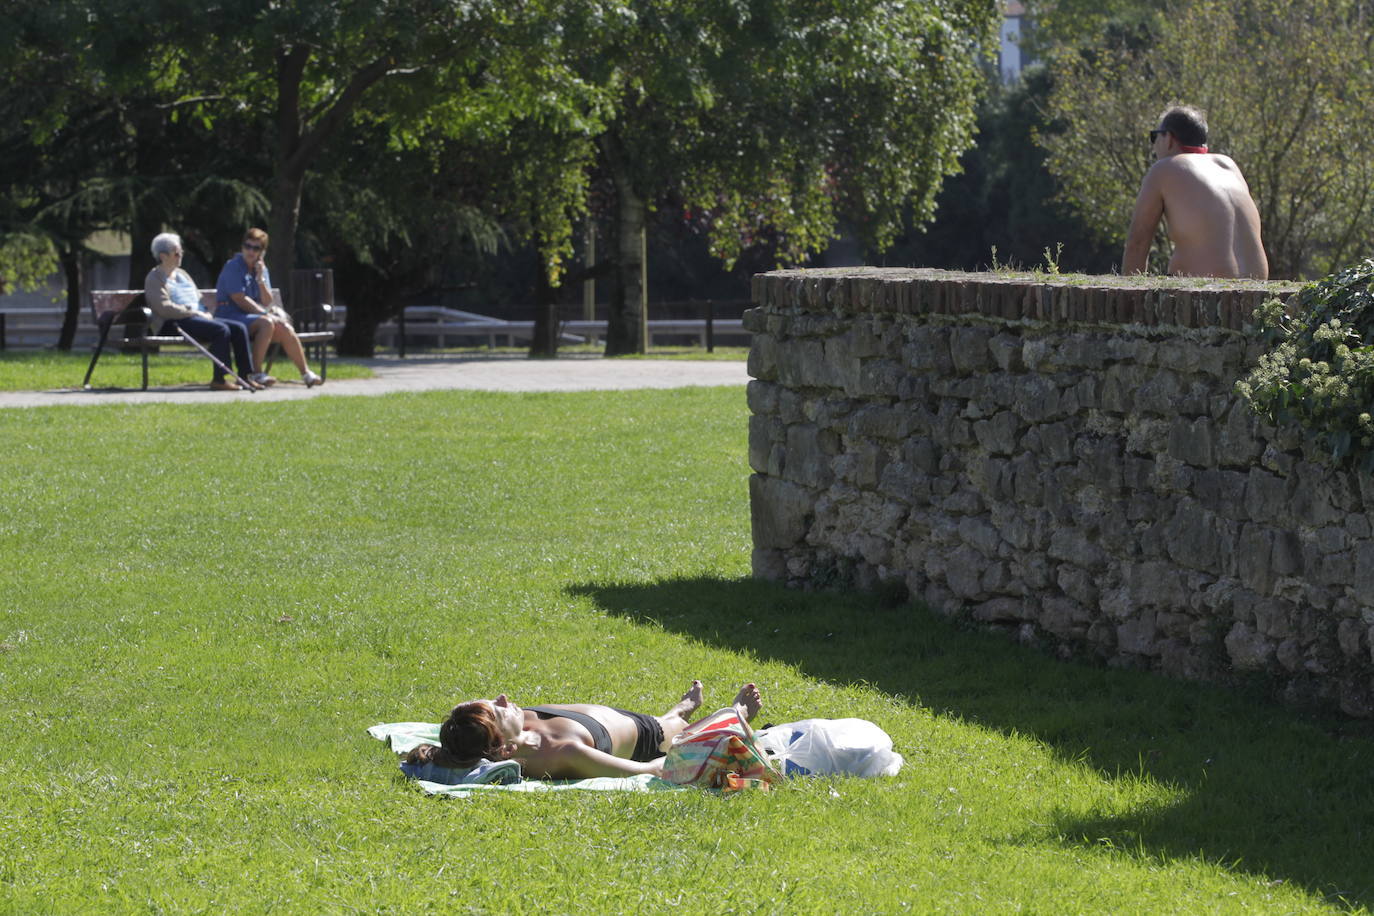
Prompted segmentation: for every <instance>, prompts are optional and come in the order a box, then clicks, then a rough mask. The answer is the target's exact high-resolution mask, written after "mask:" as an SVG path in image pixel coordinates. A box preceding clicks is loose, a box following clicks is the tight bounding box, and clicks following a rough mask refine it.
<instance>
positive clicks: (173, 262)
mask: <svg viewBox="0 0 1374 916" xmlns="http://www.w3.org/2000/svg"><path fill="white" fill-rule="evenodd" d="M152 247H153V257H155V258H157V261H158V264H157V266H156V267H154V268H153V269H152V270H150V271H148V276H147V278H146V279H145V280H144V281H143V293H144V295H145V296H146V298H147V300H148V307H149V308H150V309H152V310H153V313H154V314H156V315H157V316H158V317H159V318H163V319H166V321H165V322H164V324H163V325H162V333H163V334H166V335H169V336H170V335H173V334H175V333H176V332H177V330H178V329H180V330H182V331H185V332H186V333H187V334H190V335H191V336H192V337H194V338H195V339H196V340H198V341H200V342H201V343H203V344H205V347H206V349H208V350H209V351H210V352H211V353H213V354H214V355H215V358H216V359H218V360H219V361H220V362H221V363H223V364H224V365H226V366H227V365H228V364H229V354H230V351H231V350H232V351H233V355H234V360H235V362H237V363H238V369H239V375H240V376H241V377H242V378H243V379H244V380H246V381H248V384H250V385H253V384H255V383H254V382H252V381H251V379H252V377H253V375H254V374H255V371H256V370H255V369H254V367H253V356H252V352H251V351H250V350H249V343H248V329H247V328H245V327H244V326H243V325H241V324H236V323H234V322H232V321H220V320H218V319H215V318H212V317H210V313H209V312H207V311H206V310H205V308H204V307H203V306H202V305H201V303H200V290H199V289H197V288H196V282H195V281H194V280H192V279H191V275H190V274H188V273H187V272H186V271H184V270H182V269H181V258H182V253H183V252H182V247H181V236H179V235H177V234H176V233H174V232H164V233H162V234H161V235H158V236H157V237H156V238H154V239H153V246H152ZM210 387H211V388H213V389H214V390H216V391H237V390H238V389H239V384H238V383H237V382H235V381H234V380H233V379H230V378H226V377H225V372H224V370H223V369H221V368H220V367H219V366H218V365H217V366H215V374H214V378H213V380H212V381H211V382H210Z"/></svg>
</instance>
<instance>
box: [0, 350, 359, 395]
mask: <svg viewBox="0 0 1374 916" xmlns="http://www.w3.org/2000/svg"><path fill="white" fill-rule="evenodd" d="M90 364H91V351H90V350H88V349H78V350H73V351H72V352H70V353H62V352H59V351H57V350H0V391H50V390H52V389H54V388H80V387H81V380H82V379H83V378H85V377H86V368H87V367H88V366H90ZM311 368H312V369H314V370H315V371H316V372H319V371H320V367H319V366H318V365H316V364H315V363H311ZM212 371H213V367H212V366H211V365H210V361H209V360H208V359H206V358H205V357H204V356H201V355H200V354H199V353H194V352H192V351H190V350H182V351H176V352H173V351H168V352H166V353H159V354H157V355H154V356H149V357H148V384H149V385H150V386H151V387H154V388H167V387H173V386H177V385H208V384H210V375H211V373H212ZM272 374H273V375H275V376H276V377H277V378H279V379H281V380H282V381H284V382H297V381H299V380H300V374H299V373H298V372H296V367H295V366H293V365H291V362H290V360H287V359H282V358H280V357H278V359H277V361H276V362H275V363H273V364H272ZM372 375H373V372H372V370H371V369H369V368H367V367H366V366H362V365H359V364H357V363H350V362H348V361H346V360H335V359H331V360H330V361H329V377H330V378H331V379H345V378H371V377H372ZM142 385H143V360H142V357H140V356H138V355H137V354H132V353H127V354H126V353H119V352H109V351H106V352H104V353H102V354H100V362H98V363H96V366H95V372H94V373H93V374H92V375H91V387H93V388H139V387H141V386H142Z"/></svg>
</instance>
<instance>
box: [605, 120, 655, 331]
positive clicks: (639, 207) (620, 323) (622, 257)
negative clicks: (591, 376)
mask: <svg viewBox="0 0 1374 916" xmlns="http://www.w3.org/2000/svg"><path fill="white" fill-rule="evenodd" d="M599 145H600V147H601V151H602V154H603V155H602V158H603V161H604V162H605V163H606V166H607V171H609V172H610V175H611V181H612V182H613V183H614V184H615V201H616V207H615V223H616V257H615V276H614V277H613V279H612V281H611V302H610V308H609V311H608V312H607V315H606V355H607V356H622V355H624V354H627V353H643V352H645V350H646V349H647V345H646V342H647V338H646V334H645V331H646V330H647V329H646V327H645V324H644V322H645V321H646V320H647V319H648V290H647V289H645V284H644V225H645V221H646V218H647V212H648V207H647V205H646V204H645V202H644V198H643V197H641V196H640V195H639V193H638V192H637V191H636V190H635V188H634V184H633V182H632V181H631V179H630V171H629V168H628V167H627V166H626V165H625V162H624V159H623V157H622V156H621V155H620V154H619V151H618V150H617V149H616V146H615V141H614V140H612V139H609V138H603V139H602V142H601V143H600V144H599Z"/></svg>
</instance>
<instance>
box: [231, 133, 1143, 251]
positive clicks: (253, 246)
mask: <svg viewBox="0 0 1374 916" xmlns="http://www.w3.org/2000/svg"><path fill="white" fill-rule="evenodd" d="M1150 142H1151V143H1153V142H1154V138H1151V139H1150ZM243 247H244V248H246V249H248V250H249V251H262V246H261V245H258V244H256V243H255V242H244V243H243Z"/></svg>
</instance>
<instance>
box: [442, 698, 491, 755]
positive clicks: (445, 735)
mask: <svg viewBox="0 0 1374 916" xmlns="http://www.w3.org/2000/svg"><path fill="white" fill-rule="evenodd" d="M439 743H440V744H441V745H443V748H444V753H445V754H447V755H449V756H450V757H452V758H455V759H457V760H460V761H463V762H465V763H476V762H477V761H478V760H480V759H482V758H483V757H490V756H491V755H493V754H494V753H496V751H497V749H499V748H500V747H501V744H502V743H503V742H502V740H501V731H500V729H498V728H497V727H496V713H494V712H493V711H492V708H491V704H490V703H488V702H486V701H484V700H472V701H471V702H468V703H459V704H458V705H457V706H455V707H453V712H451V713H449V714H448V718H447V719H445V720H444V724H443V725H441V726H439Z"/></svg>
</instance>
